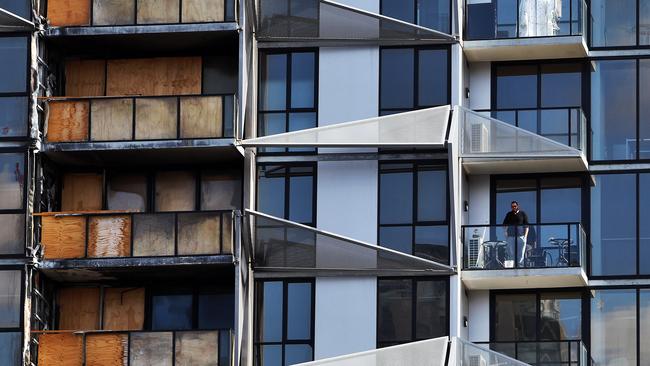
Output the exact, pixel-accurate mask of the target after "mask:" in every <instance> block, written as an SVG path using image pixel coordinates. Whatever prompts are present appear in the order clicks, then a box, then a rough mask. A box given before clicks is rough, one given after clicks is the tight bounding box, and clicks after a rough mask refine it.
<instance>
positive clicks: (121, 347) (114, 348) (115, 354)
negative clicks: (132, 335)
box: [86, 334, 128, 366]
mask: <svg viewBox="0 0 650 366" xmlns="http://www.w3.org/2000/svg"><path fill="white" fill-rule="evenodd" d="M127 343H128V336H127V335H126V334H88V335H86V366H126V364H127V362H128V356H127Z"/></svg>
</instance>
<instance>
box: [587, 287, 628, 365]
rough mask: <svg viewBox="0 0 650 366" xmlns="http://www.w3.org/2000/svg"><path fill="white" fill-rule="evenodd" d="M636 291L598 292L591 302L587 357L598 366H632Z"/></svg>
mask: <svg viewBox="0 0 650 366" xmlns="http://www.w3.org/2000/svg"><path fill="white" fill-rule="evenodd" d="M636 343H637V339H636V290H634V289H625V290H598V291H594V297H593V298H592V300H591V347H592V348H591V350H592V351H591V354H592V357H593V359H594V361H595V362H596V363H597V364H600V365H614V364H616V365H636V364H637V360H636Z"/></svg>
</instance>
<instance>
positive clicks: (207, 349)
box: [174, 331, 219, 366]
mask: <svg viewBox="0 0 650 366" xmlns="http://www.w3.org/2000/svg"><path fill="white" fill-rule="evenodd" d="M174 357H175V358H176V366H218V365H219V333H218V332H211V331H209V332H208V331H206V332H178V333H176V347H175V354H174Z"/></svg>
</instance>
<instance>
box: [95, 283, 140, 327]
mask: <svg viewBox="0 0 650 366" xmlns="http://www.w3.org/2000/svg"><path fill="white" fill-rule="evenodd" d="M103 321H104V329H108V330H142V329H143V328H144V288H107V289H106V290H104V318H103Z"/></svg>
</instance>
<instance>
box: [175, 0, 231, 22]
mask: <svg viewBox="0 0 650 366" xmlns="http://www.w3.org/2000/svg"><path fill="white" fill-rule="evenodd" d="M224 2H225V0H183V23H201V22H223V20H224V18H223V17H224V14H225V10H224V5H225V4H224Z"/></svg>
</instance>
